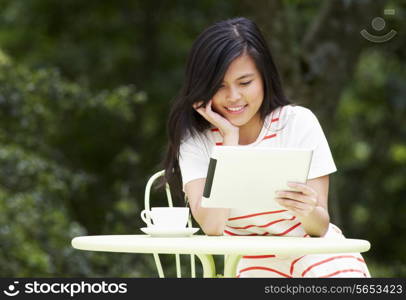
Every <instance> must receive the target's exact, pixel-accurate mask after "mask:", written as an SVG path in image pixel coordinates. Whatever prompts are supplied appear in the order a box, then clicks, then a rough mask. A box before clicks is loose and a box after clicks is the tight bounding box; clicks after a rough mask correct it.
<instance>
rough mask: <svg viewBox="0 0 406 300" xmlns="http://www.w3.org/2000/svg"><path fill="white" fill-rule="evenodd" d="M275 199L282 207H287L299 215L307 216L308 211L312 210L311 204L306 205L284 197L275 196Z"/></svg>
mask: <svg viewBox="0 0 406 300" xmlns="http://www.w3.org/2000/svg"><path fill="white" fill-rule="evenodd" d="M275 200H276V201H277V202H278V203H279V204H280V205H282V206H283V207H285V208H287V209H288V210H289V211H291V212H293V213H295V214H297V215H301V216H307V215H309V214H310V212H311V211H312V210H313V207H312V206H311V205H308V204H306V203H302V202H298V201H295V200H290V199H286V198H275Z"/></svg>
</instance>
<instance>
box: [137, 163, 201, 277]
mask: <svg viewBox="0 0 406 300" xmlns="http://www.w3.org/2000/svg"><path fill="white" fill-rule="evenodd" d="M164 174H165V171H159V172H157V173H155V174H154V175H152V176H151V177H150V179H149V180H148V182H147V185H146V187H145V198H144V206H145V209H147V210H150V209H151V206H150V192H151V187H152V184H153V183H154V181H155V180H157V179H158V178H159V177H161V176H163V175H164ZM165 190H166V198H167V201H168V206H169V207H173V202H172V195H171V191H170V187H169V184H166V186H165ZM188 227H192V219H191V216H190V214H189V220H188ZM153 256H154V260H155V265H156V267H157V271H158V275H159V277H160V278H164V277H165V274H164V271H163V269H162V264H161V260H160V258H159V254H158V253H154V254H153ZM175 260H176V276H177V277H178V278H181V277H182V272H181V265H180V255H179V254H175ZM190 273H191V277H192V278H195V277H196V264H195V255H193V254H192V255H190Z"/></svg>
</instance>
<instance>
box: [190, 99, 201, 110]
mask: <svg viewBox="0 0 406 300" xmlns="http://www.w3.org/2000/svg"><path fill="white" fill-rule="evenodd" d="M202 104H203V101H199V102H196V103H193V105H192V106H193V108H194V109H196V110H198V109H200V108H201V105H202Z"/></svg>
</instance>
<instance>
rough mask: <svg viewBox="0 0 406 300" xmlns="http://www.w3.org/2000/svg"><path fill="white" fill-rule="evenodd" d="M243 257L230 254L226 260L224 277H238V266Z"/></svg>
mask: <svg viewBox="0 0 406 300" xmlns="http://www.w3.org/2000/svg"><path fill="white" fill-rule="evenodd" d="M241 256H242V255H238V254H229V255H227V257H225V259H224V277H236V275H237V265H238V262H239V261H240V259H241Z"/></svg>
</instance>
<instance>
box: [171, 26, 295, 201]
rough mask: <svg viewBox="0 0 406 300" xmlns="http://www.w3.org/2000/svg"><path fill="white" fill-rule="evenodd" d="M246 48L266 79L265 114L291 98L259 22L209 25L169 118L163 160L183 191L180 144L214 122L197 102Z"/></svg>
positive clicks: (206, 97) (207, 97) (209, 92)
mask: <svg viewBox="0 0 406 300" xmlns="http://www.w3.org/2000/svg"><path fill="white" fill-rule="evenodd" d="M243 54H247V55H250V56H251V58H252V59H253V60H254V62H255V65H256V67H257V69H258V71H259V73H260V74H261V76H262V80H263V82H264V99H263V102H262V105H261V107H260V116H261V118H262V120H264V119H265V117H266V115H268V114H269V113H270V112H272V111H273V110H274V109H275V108H277V107H279V106H283V105H286V104H289V103H290V102H289V101H288V99H287V98H286V97H285V95H284V93H283V89H282V85H281V80H280V78H279V73H278V71H277V69H276V66H275V63H274V61H273V59H272V56H271V52H270V50H269V48H268V46H267V44H266V42H265V39H264V37H263V36H262V34H261V31H260V30H259V28H258V26H257V25H256V24H255V23H254V22H253V21H251V20H249V19H246V18H234V19H229V20H224V21H220V22H218V23H215V24H214V25H212V26H210V27H208V28H207V29H206V30H204V31H203V32H202V33H201V34H200V35H199V36H198V37H197V39H196V40H195V42H194V43H193V45H192V49H191V51H190V53H189V57H188V61H187V65H186V72H185V79H184V82H183V86H182V88H181V90H180V92H179V94H178V96H177V97H176V98H175V99H174V102H173V105H172V108H171V110H170V113H169V119H168V123H167V132H168V145H167V150H166V155H165V158H164V161H163V167H164V169H165V178H164V180H165V182H168V183H169V184H170V185H171V188H172V187H173V188H175V191H176V192H177V193H178V195H181V190H182V189H181V184H182V182H181V173H180V168H179V161H178V159H179V148H180V144H181V142H182V139H183V138H184V137H185V135H186V134H187V133H190V134H191V135H195V134H196V132H203V131H204V130H206V129H208V128H209V127H210V124H209V122H208V121H207V120H206V119H204V118H203V117H202V116H201V115H200V114H199V113H197V112H196V111H195V110H194V109H193V107H192V105H193V104H194V103H196V102H198V101H204V105H205V104H206V103H207V102H208V101H209V100H210V99H211V98H212V97H213V96H214V95H215V94H216V92H217V90H218V89H219V87H220V85H221V83H222V81H223V77H224V74H225V73H226V71H227V69H228V66H229V65H230V64H231V62H232V61H233V60H234V59H236V58H237V57H239V56H241V55H243Z"/></svg>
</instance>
